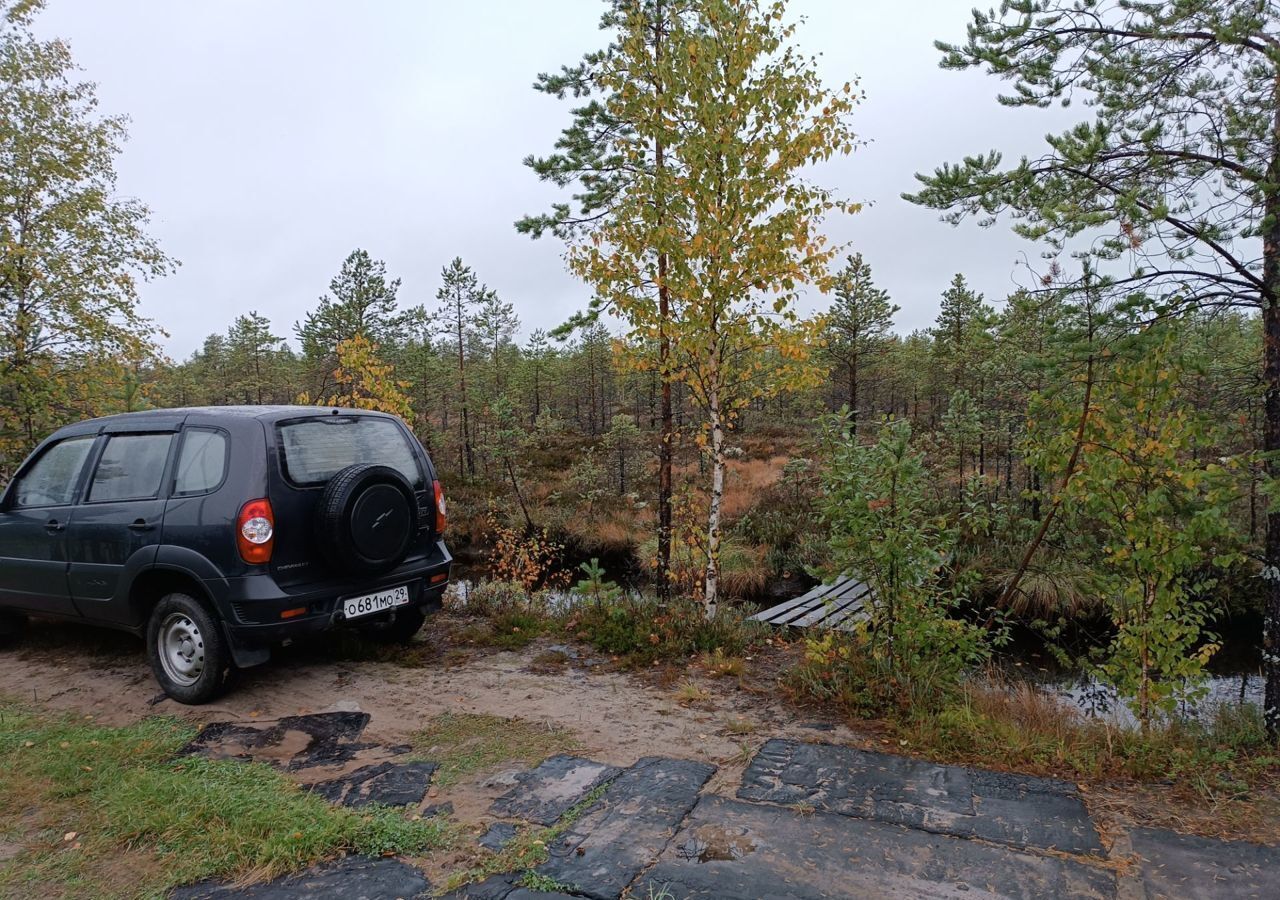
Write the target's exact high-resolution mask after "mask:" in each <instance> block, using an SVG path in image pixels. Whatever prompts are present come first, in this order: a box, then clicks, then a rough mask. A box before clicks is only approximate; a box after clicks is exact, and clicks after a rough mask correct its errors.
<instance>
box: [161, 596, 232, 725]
mask: <svg viewBox="0 0 1280 900" xmlns="http://www.w3.org/2000/svg"><path fill="white" fill-rule="evenodd" d="M147 657H148V659H149V660H150V662H151V671H152V673H153V674H154V675H155V677H156V681H158V682H160V687H161V688H163V689H164V692H165V693H166V694H168V695H169V696H170V697H171V698H173V699H174V700H177V701H178V702H179V703H187V704H193V705H194V704H200V703H208V702H209V701H210V700H212V699H213V698H214V697H216V696H218V694H220V693H221V692H222V689H223V687H224V686H225V685H226V682H227V673H228V670H229V669H230V668H231V660H230V655H229V654H228V652H227V646H226V642H225V641H224V640H223V637H222V631H221V629H220V628H219V627H218V623H217V622H216V621H214V619H213V617H212V616H211V615H210V614H209V611H208V610H207V609H206V608H205V606H204V604H202V603H201V602H200V601H198V600H196V599H195V598H194V597H191V596H189V595H187V594H179V593H175V594H168V595H166V596H165V597H163V598H161V600H160V602H159V603H157V604H156V605H155V608H154V609H153V610H152V611H151V618H150V620H149V621H148V622H147Z"/></svg>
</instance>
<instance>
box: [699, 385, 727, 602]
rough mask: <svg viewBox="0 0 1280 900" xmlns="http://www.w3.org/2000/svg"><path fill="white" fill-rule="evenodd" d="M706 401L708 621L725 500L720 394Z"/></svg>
mask: <svg viewBox="0 0 1280 900" xmlns="http://www.w3.org/2000/svg"><path fill="white" fill-rule="evenodd" d="M707 399H708V401H709V402H708V404H707V406H708V409H707V411H708V413H709V415H710V419H711V504H710V508H709V509H708V512H707V583H706V590H705V596H704V600H703V602H704V604H705V606H706V614H707V618H708V619H713V618H715V614H716V604H717V602H718V601H719V599H720V598H719V594H720V506H721V503H722V502H723V500H724V421H723V420H722V418H721V415H720V412H721V411H720V394H719V391H712V392H711V395H710V396H709V397H708V398H707Z"/></svg>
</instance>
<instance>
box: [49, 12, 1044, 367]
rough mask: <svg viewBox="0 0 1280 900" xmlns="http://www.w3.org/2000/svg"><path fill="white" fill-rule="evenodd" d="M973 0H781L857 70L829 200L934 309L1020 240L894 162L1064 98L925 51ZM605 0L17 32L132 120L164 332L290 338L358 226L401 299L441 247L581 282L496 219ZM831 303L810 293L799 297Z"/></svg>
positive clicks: (185, 348)
mask: <svg viewBox="0 0 1280 900" xmlns="http://www.w3.org/2000/svg"><path fill="white" fill-rule="evenodd" d="M970 6H971V2H970V0H897V2H883V0H882V2H863V3H859V2H854V0H792V2H791V4H790V10H791V13H792V14H793V16H799V17H803V18H804V19H805V20H806V21H805V24H804V25H803V26H802V27H801V28H800V30H799V32H798V35H797V43H798V44H799V45H800V46H801V47H802V48H803V49H804V50H805V51H807V52H810V53H814V54H820V55H821V60H820V66H821V72H822V75H823V77H824V78H825V79H826V80H827V81H828V82H829V83H830V84H831V85H832V86H836V85H840V84H843V83H844V82H845V81H846V80H849V79H851V78H853V77H860V78H861V83H862V87H863V88H864V90H865V91H866V93H867V99H866V102H865V104H863V105H862V107H861V108H860V109H859V111H858V113H857V115H856V117H855V120H854V122H855V127H856V129H857V131H858V132H859V135H860V136H861V137H862V138H864V139H866V140H869V141H871V142H872V143H871V144H870V145H869V146H867V147H864V148H862V149H860V150H858V151H857V152H856V153H855V154H854V155H853V156H851V157H849V158H847V159H843V160H839V161H837V162H834V163H832V164H830V165H828V166H826V167H824V168H823V170H822V171H821V172H820V173H819V174H818V178H819V179H820V180H821V181H822V182H823V183H825V184H827V185H830V186H832V187H834V188H836V189H837V190H838V191H839V192H841V193H842V194H843V195H844V196H846V197H848V198H850V199H855V200H862V201H869V202H870V203H871V205H870V206H869V207H868V208H866V209H865V210H864V211H863V212H862V213H860V214H858V215H856V216H852V217H846V218H836V219H832V220H831V221H830V223H829V226H828V230H829V232H830V234H831V235H832V237H833V238H835V239H836V240H839V241H849V242H851V244H852V247H851V249H853V250H858V251H860V252H862V253H863V255H864V256H865V257H866V258H867V260H868V261H869V262H870V263H871V265H872V268H873V271H874V274H875V277H876V280H877V281H878V282H879V283H880V284H881V286H883V287H885V288H886V289H888V290H889V292H890V293H891V295H892V297H893V300H894V302H896V303H897V304H898V305H899V306H901V307H902V312H901V313H900V314H899V316H898V321H897V326H898V328H899V329H900V330H903V331H909V330H911V329H913V328H918V327H924V326H926V325H928V324H929V323H930V322H931V321H932V320H933V317H934V316H935V314H936V313H937V308H938V295H939V294H940V293H941V291H942V290H943V289H944V288H945V287H946V285H947V283H948V282H949V281H950V279H951V276H952V275H953V274H954V273H955V272H964V273H965V275H966V276H967V277H969V279H970V281H971V282H972V283H973V284H974V285H975V286H976V287H977V288H978V289H980V290H982V291H984V292H985V293H986V294H987V297H988V299H989V300H999V299H1002V298H1003V297H1004V296H1005V295H1007V294H1008V293H1009V292H1010V291H1011V290H1012V289H1013V288H1014V287H1015V282H1018V283H1021V282H1019V279H1021V281H1025V280H1026V276H1025V274H1020V272H1019V271H1017V269H1018V266H1017V263H1018V260H1019V259H1020V258H1021V257H1022V255H1023V254H1026V255H1029V256H1030V258H1031V259H1032V260H1033V261H1036V260H1037V253H1038V251H1037V248H1035V247H1034V246H1031V245H1029V244H1027V243H1025V242H1023V241H1020V240H1018V239H1017V238H1015V237H1013V236H1012V235H1011V234H1010V233H1009V231H1008V229H1007V228H1006V227H1004V226H1003V225H1002V226H998V227H997V228H995V229H990V230H982V229H979V228H978V227H977V226H976V225H972V224H966V225H963V226H961V227H959V228H952V227H951V226H948V225H944V224H942V223H940V222H939V221H938V220H937V215H936V214H935V213H934V212H932V211H929V210H923V209H919V208H916V207H913V206H911V205H910V204H908V203H906V202H904V201H903V200H901V199H899V195H900V194H901V193H902V192H903V191H904V190H911V189H912V188H913V186H914V180H913V177H912V176H913V174H914V173H915V172H917V171H922V170H923V171H932V170H933V169H934V168H935V167H936V166H937V165H939V164H940V163H942V162H943V161H950V160H958V159H959V158H960V157H961V156H963V155H965V154H971V153H977V152H985V151H986V150H989V149H992V148H999V149H1001V150H1003V151H1005V152H1006V155H1010V156H1017V155H1020V154H1021V153H1024V152H1036V151H1037V150H1038V149H1039V148H1040V147H1041V146H1042V136H1043V134H1044V133H1045V132H1046V131H1057V130H1059V128H1060V127H1061V125H1062V124H1063V122H1064V121H1065V120H1064V117H1063V116H1064V114H1063V113H1062V112H1061V111H1031V110H1009V109H1005V108H1003V107H1000V106H998V105H997V104H996V102H995V95H996V93H997V91H998V89H999V88H1000V87H1001V83H1000V82H998V81H997V80H995V79H993V78H991V77H989V76H985V75H982V74H980V73H977V72H965V73H955V72H944V71H942V70H940V69H939V68H938V65H937V61H938V53H937V51H936V50H934V49H933V46H932V42H933V40H935V39H938V38H941V39H945V40H952V41H958V40H960V39H962V38H963V35H964V29H965V24H966V23H967V21H968V18H969V14H968V10H969V8H970ZM601 8H602V7H601V3H600V2H599V0H539V2H536V3H535V2H529V0H473V2H471V3H469V4H466V3H443V2H439V0H416V2H410V0H399V2H393V0H370V2H366V3H363V4H355V3H350V2H345V3H337V2H329V0H323V2H320V0H266V2H263V0H221V2H218V3H188V2H161V0H49V6H48V9H47V10H46V12H45V13H44V14H43V15H42V16H41V17H40V19H39V20H38V22H37V31H38V32H39V33H40V34H42V35H46V36H52V35H57V36H59V37H62V38H65V39H66V40H68V41H69V42H70V44H71V48H72V52H73V54H74V56H75V58H76V60H77V62H78V63H79V65H80V66H81V67H82V68H83V69H84V73H85V76H86V77H87V78H89V79H91V80H93V81H96V82H97V83H98V87H99V97H100V100H101V103H102V108H103V109H104V110H105V111H106V112H110V113H125V114H127V115H128V116H129V117H130V118H131V120H132V123H131V127H130V133H131V136H132V137H131V140H130V142H129V144H128V145H127V147H126V149H125V152H124V154H123V156H122V158H121V159H120V161H119V173H120V183H119V186H120V189H121V192H122V193H125V194H128V195H130V196H136V197H138V198H140V199H142V200H143V201H144V202H146V203H147V204H148V205H149V206H150V207H151V209H152V211H153V220H152V232H153V234H155V236H156V237H157V238H158V239H159V240H160V241H161V243H162V245H163V246H164V248H165V250H166V251H167V252H169V253H170V254H171V255H173V256H175V257H177V258H178V259H179V260H180V261H181V263H182V266H181V267H180V268H179V269H178V270H177V272H176V273H175V274H173V275H171V276H170V277H168V278H165V279H163V280H161V281H158V282H155V283H152V284H148V285H144V286H143V288H142V303H143V310H144V312H145V313H146V314H148V315H150V316H151V317H153V318H154V319H155V320H156V321H157V322H158V323H159V324H160V325H161V326H162V327H164V328H165V329H166V330H167V331H168V332H169V334H170V335H171V337H170V338H169V340H168V341H167V342H166V346H167V349H168V352H169V353H170V355H172V356H173V357H175V358H179V359H181V358H185V357H186V356H188V355H189V354H190V353H191V352H192V351H193V350H195V349H197V348H198V347H199V345H200V342H201V341H202V340H203V338H204V336H205V335H207V334H209V333H210V332H213V331H222V330H224V329H225V328H226V327H227V325H228V324H230V322H231V320H232V319H233V318H234V317H235V316H236V315H237V314H239V313H242V312H247V311H248V310H251V309H256V310H257V311H259V312H261V313H262V314H264V315H266V316H268V317H269V318H270V319H271V320H272V322H273V323H274V324H275V327H276V330H277V332H278V333H280V334H284V335H286V336H288V337H290V338H292V333H293V332H292V326H293V323H294V322H295V321H296V320H297V319H299V318H300V317H301V316H302V314H303V312H304V311H305V310H307V309H308V308H310V307H311V306H312V305H313V304H314V303H315V301H316V299H317V297H319V296H320V294H322V293H323V292H324V291H325V289H326V287H327V285H328V282H329V279H330V278H331V277H332V276H333V274H334V273H335V272H336V271H337V269H338V267H339V265H340V264H341V262H342V260H343V258H344V257H345V256H346V255H347V253H348V252H350V251H351V250H352V249H354V248H356V247H363V248H364V249H366V250H368V251H369V252H370V253H371V254H373V255H374V256H375V257H378V258H381V259H384V260H385V261H386V263H387V267H388V269H389V271H390V272H391V274H393V275H394V276H398V277H400V278H402V279H403V286H402V288H401V292H400V299H401V301H402V302H403V303H405V304H406V305H408V304H414V303H419V302H426V303H428V304H430V303H433V302H434V296H435V291H436V288H437V287H438V285H439V274H440V269H441V267H442V266H444V265H445V264H446V263H447V262H448V261H449V260H450V259H452V258H453V257H454V256H459V255H460V256H462V258H463V259H464V260H465V261H466V262H467V263H468V264H470V265H472V266H473V267H474V268H475V270H476V272H477V273H478V275H479V276H480V278H481V279H482V280H484V281H486V282H488V284H489V285H490V286H491V287H494V288H496V289H497V290H498V291H499V293H500V294H501V295H502V296H503V297H504V298H505V299H507V300H508V301H511V302H512V303H514V304H515V307H516V310H517V312H518V313H519V315H520V317H521V320H522V322H523V324H524V330H525V332H526V333H527V331H528V330H529V329H530V328H533V327H551V326H554V325H557V324H559V323H560V322H562V321H563V320H564V319H565V318H566V317H567V316H568V315H569V314H570V313H572V312H573V311H575V310H577V309H580V308H581V307H582V305H583V304H584V303H585V301H586V299H587V296H588V293H587V291H586V289H585V288H584V287H583V285H581V284H580V283H579V282H577V281H576V280H575V279H573V278H572V277H571V276H570V275H568V274H567V273H566V271H565V269H564V263H563V247H562V246H561V245H560V244H559V243H558V242H556V241H555V240H554V239H551V238H543V239H542V240H539V241H531V240H529V239H528V238H526V237H524V236H522V235H518V234H516V232H515V230H514V228H513V227H512V222H513V221H514V220H515V219H516V218H518V217H519V216H520V215H521V214H523V213H527V212H535V211H540V210H542V209H544V208H546V207H547V206H548V205H549V204H550V203H551V202H552V201H553V200H555V199H556V198H557V196H558V192H557V191H556V190H555V189H554V188H552V187H549V186H547V185H542V184H540V183H538V181H537V179H536V178H535V177H534V176H533V175H532V173H531V172H529V171H528V170H527V169H526V168H525V167H524V166H523V165H521V159H522V158H523V157H524V156H525V155H526V154H528V153H531V152H545V151H546V150H548V149H550V147H551V145H552V143H553V142H554V140H555V138H556V135H557V133H558V132H559V130H560V129H561V128H562V127H563V126H564V125H565V123H566V122H567V121H568V120H567V115H568V106H569V104H568V103H567V102H557V101H556V100H554V99H551V98H547V97H544V96H542V95H541V94H537V93H535V92H534V91H533V90H531V88H530V84H531V83H532V81H533V79H534V77H535V75H536V74H537V73H538V72H539V71H544V70H548V69H553V68H555V67H557V66H559V65H560V64H562V63H568V62H572V61H573V60H575V59H577V58H578V57H579V56H580V55H581V54H582V53H583V52H584V51H586V50H590V49H594V48H596V47H598V46H600V44H601V43H602V35H601V33H600V32H599V31H598V30H597V24H598V20H599V13H600V11H601ZM824 303H825V301H824V300H823V299H822V298H821V297H819V296H815V297H812V298H809V305H810V306H812V307H817V306H821V305H823V304H824Z"/></svg>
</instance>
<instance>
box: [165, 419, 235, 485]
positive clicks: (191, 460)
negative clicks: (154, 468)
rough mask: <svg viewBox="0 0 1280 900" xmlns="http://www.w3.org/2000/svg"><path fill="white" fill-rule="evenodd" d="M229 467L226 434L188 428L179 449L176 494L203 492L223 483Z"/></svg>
mask: <svg viewBox="0 0 1280 900" xmlns="http://www.w3.org/2000/svg"><path fill="white" fill-rule="evenodd" d="M226 468H227V436H226V435H225V434H223V433H222V432H221V431H214V430H212V429H208V428H188V429H187V430H186V432H185V433H184V434H183V438H182V449H181V450H179V451H178V470H177V472H176V473H175V475H174V478H173V492H174V494H204V493H207V492H208V491H211V490H213V489H214V488H216V487H217V486H218V485H220V484H221V483H222V476H223V473H224V472H225V471H226Z"/></svg>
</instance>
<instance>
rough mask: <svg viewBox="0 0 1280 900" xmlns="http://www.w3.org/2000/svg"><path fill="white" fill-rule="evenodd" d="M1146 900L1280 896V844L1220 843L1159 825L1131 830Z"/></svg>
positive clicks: (1244, 899)
mask: <svg viewBox="0 0 1280 900" xmlns="http://www.w3.org/2000/svg"><path fill="white" fill-rule="evenodd" d="M1129 837H1130V840H1132V842H1133V850H1134V852H1135V853H1136V854H1138V856H1139V857H1141V863H1140V872H1141V879H1142V886H1143V887H1144V888H1145V889H1146V892H1147V897H1148V900H1157V898H1169V900H1180V898H1184V897H1195V898H1202V900H1251V898H1255V897H1256V898H1269V897H1276V896H1280V847H1269V846H1266V845H1263V844H1251V843H1249V842H1247V841H1221V840H1214V839H1212V838H1203V837H1196V836H1194V835H1188V834H1178V833H1177V832H1173V831H1166V830H1164V829H1163V828H1135V829H1133V830H1132V831H1131V832H1130V833H1129Z"/></svg>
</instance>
